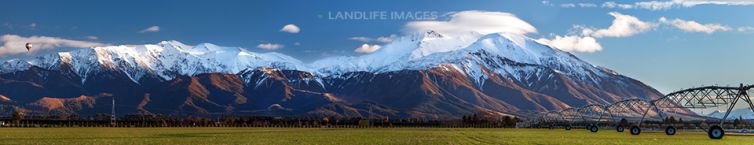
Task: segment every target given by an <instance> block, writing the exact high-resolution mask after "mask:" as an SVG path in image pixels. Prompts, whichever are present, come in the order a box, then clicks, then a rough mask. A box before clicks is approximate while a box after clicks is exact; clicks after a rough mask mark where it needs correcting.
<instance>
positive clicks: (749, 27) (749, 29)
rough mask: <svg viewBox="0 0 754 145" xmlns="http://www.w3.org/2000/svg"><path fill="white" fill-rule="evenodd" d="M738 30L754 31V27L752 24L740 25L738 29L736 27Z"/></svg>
mask: <svg viewBox="0 0 754 145" xmlns="http://www.w3.org/2000/svg"><path fill="white" fill-rule="evenodd" d="M736 31H738V32H754V27H751V26H746V27H738V29H736Z"/></svg>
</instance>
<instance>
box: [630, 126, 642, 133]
mask: <svg viewBox="0 0 754 145" xmlns="http://www.w3.org/2000/svg"><path fill="white" fill-rule="evenodd" d="M629 132H631V135H639V134H641V128H639V126H631V130H629Z"/></svg>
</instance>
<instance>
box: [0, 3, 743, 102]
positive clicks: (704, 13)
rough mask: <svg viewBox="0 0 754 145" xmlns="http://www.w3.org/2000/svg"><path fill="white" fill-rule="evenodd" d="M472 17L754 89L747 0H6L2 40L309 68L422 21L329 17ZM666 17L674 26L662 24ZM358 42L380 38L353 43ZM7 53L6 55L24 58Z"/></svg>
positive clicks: (647, 77)
mask: <svg viewBox="0 0 754 145" xmlns="http://www.w3.org/2000/svg"><path fill="white" fill-rule="evenodd" d="M470 10H477V11H488V12H502V13H509V14H513V15H515V18H518V19H521V20H523V21H525V22H527V23H528V24H530V25H531V26H533V27H535V28H536V32H531V33H526V35H527V36H529V37H531V38H534V39H543V40H551V41H552V42H554V40H555V38H556V37H566V36H572V37H571V38H574V40H583V38H586V37H591V38H594V39H595V40H596V44H598V45H599V46H600V48H601V49H598V50H597V49H595V48H594V47H588V46H586V47H585V46H583V45H580V46H578V47H577V46H571V45H568V44H561V45H560V46H563V48H569V47H572V48H569V49H567V50H569V51H572V52H573V53H574V54H575V55H576V56H578V57H580V58H582V59H584V60H586V61H588V62H590V63H593V64H596V65H600V66H605V67H607V68H610V69H613V70H616V71H617V72H619V73H622V74H625V75H627V76H630V77H633V78H636V79H638V80H640V81H643V82H645V83H648V84H649V85H651V86H653V87H655V88H657V89H658V90H660V91H662V92H664V93H667V92H669V91H673V90H677V89H681V88H688V87H694V86H699V85H712V84H721V85H725V84H730V85H737V84H738V83H754V76H753V75H752V74H754V65H752V63H751V62H754V55H753V54H754V2H751V1H745V0H742V1H737V0H733V1H724V2H715V1H683V0H677V1H674V2H670V1H662V0H660V1H654V2H643V1H616V2H614V3H607V2H606V1H538V0H536V1H535V0H531V1H529V0H527V1H398V0H396V1H340V0H336V1H286V0H275V1H141V0H131V1H95V0H91V1H36V0H25V1H3V2H0V35H4V37H7V36H9V35H12V36H17V37H13V38H18V39H27V38H31V37H34V36H35V37H37V38H38V39H50V40H51V39H55V40H70V43H65V44H61V45H58V46H62V47H66V46H68V45H71V46H68V47H75V46H88V45H98V44H144V43H157V42H159V41H162V40H178V41H181V42H184V43H187V44H197V43H203V42H208V43H213V44H217V45H222V46H239V47H244V48H247V49H249V50H252V51H257V52H272V51H274V52H280V53H284V54H287V55H291V56H294V57H296V58H298V59H301V60H303V61H305V62H307V61H313V60H316V59H319V58H322V57H328V56H336V55H362V53H357V52H355V51H354V49H356V48H358V47H360V46H362V45H363V44H369V45H384V44H385V43H386V42H380V41H377V40H376V39H378V38H379V37H383V38H385V39H389V38H390V36H391V35H398V36H400V35H401V34H403V33H404V32H405V29H406V24H407V23H409V22H412V21H418V20H417V19H385V20H363V19H335V20H333V19H330V16H332V14H336V13H338V12H374V11H384V12H388V13H390V12H436V13H437V14H439V16H438V17H437V18H436V19H437V20H447V19H448V17H449V16H448V15H447V14H452V13H453V12H460V11H470ZM611 12H612V13H614V14H615V15H611ZM616 15H617V16H616ZM618 16H625V17H623V18H627V21H630V18H631V17H633V18H636V19H638V21H640V22H641V23H632V24H636V25H632V27H628V28H631V29H629V30H623V29H620V31H616V30H619V29H610V28H612V27H611V26H613V25H614V20H616V19H618ZM662 17H664V18H665V20H664V21H663V20H660V18H662ZM691 22H693V23H696V24H699V25H693V23H691ZM287 24H293V25H295V26H296V27H298V29H299V31H298V32H297V33H290V32H285V31H281V29H282V28H283V26H284V25H287ZM641 24H646V25H641ZM576 26H579V27H576ZM642 26H646V27H642ZM150 27H151V28H152V29H150V31H148V29H149V28H150ZM616 28H618V26H616ZM584 30H592V31H594V32H593V33H584V32H583V31H584ZM599 30H605V31H604V33H601V32H598V31H599ZM291 32H292V31H291ZM355 37H360V38H369V39H370V40H371V41H369V42H364V41H358V40H353V39H356V38H355ZM6 39H7V40H3V42H0V43H3V44H13V43H9V42H8V41H10V40H9V39H10V37H8V38H6ZM57 42H60V41H57ZM66 42H69V41H66ZM584 43H586V42H584ZM261 44H268V45H266V47H265V46H261ZM553 45H554V44H553ZM589 46H593V45H589ZM260 47H265V48H271V47H278V48H277V49H262V48H260ZM2 48H3V49H12V48H11V47H9V46H2ZM1 51H3V50H0V59H6V58H12V57H20V55H22V54H15V53H2V52H1ZM50 51H55V50H50Z"/></svg>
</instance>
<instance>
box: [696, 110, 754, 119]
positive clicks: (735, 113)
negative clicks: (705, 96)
mask: <svg viewBox="0 0 754 145" xmlns="http://www.w3.org/2000/svg"><path fill="white" fill-rule="evenodd" d="M706 116H708V117H713V118H723V117H724V116H725V112H722V111H714V112H712V113H709V114H707V115H706ZM739 117H740V118H743V119H754V112H752V110H751V109H749V108H737V109H733V110H732V111H730V114H728V119H731V120H733V119H736V118H739Z"/></svg>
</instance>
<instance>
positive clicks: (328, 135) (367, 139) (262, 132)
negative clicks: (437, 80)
mask: <svg viewBox="0 0 754 145" xmlns="http://www.w3.org/2000/svg"><path fill="white" fill-rule="evenodd" d="M0 138H1V139H0V140H2V141H0V144H568V145H573V144H599V145H604V144H682V145H710V144H748V145H751V144H754V136H734V135H726V136H725V138H724V139H722V140H711V139H709V138H707V136H706V134H705V133H704V132H678V134H676V135H675V136H667V135H665V134H664V133H662V132H642V134H641V135H638V136H633V135H629V134H628V132H623V133H618V132H615V131H613V130H607V129H603V130H601V131H600V132H598V133H591V132H589V131H587V130H583V129H574V130H570V131H565V130H562V129H554V130H548V129H443V128H397V129H396V128H390V129H388V128H372V129H332V128H326V129H324V128H323V129H319V128H314V129H294V128H0Z"/></svg>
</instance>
